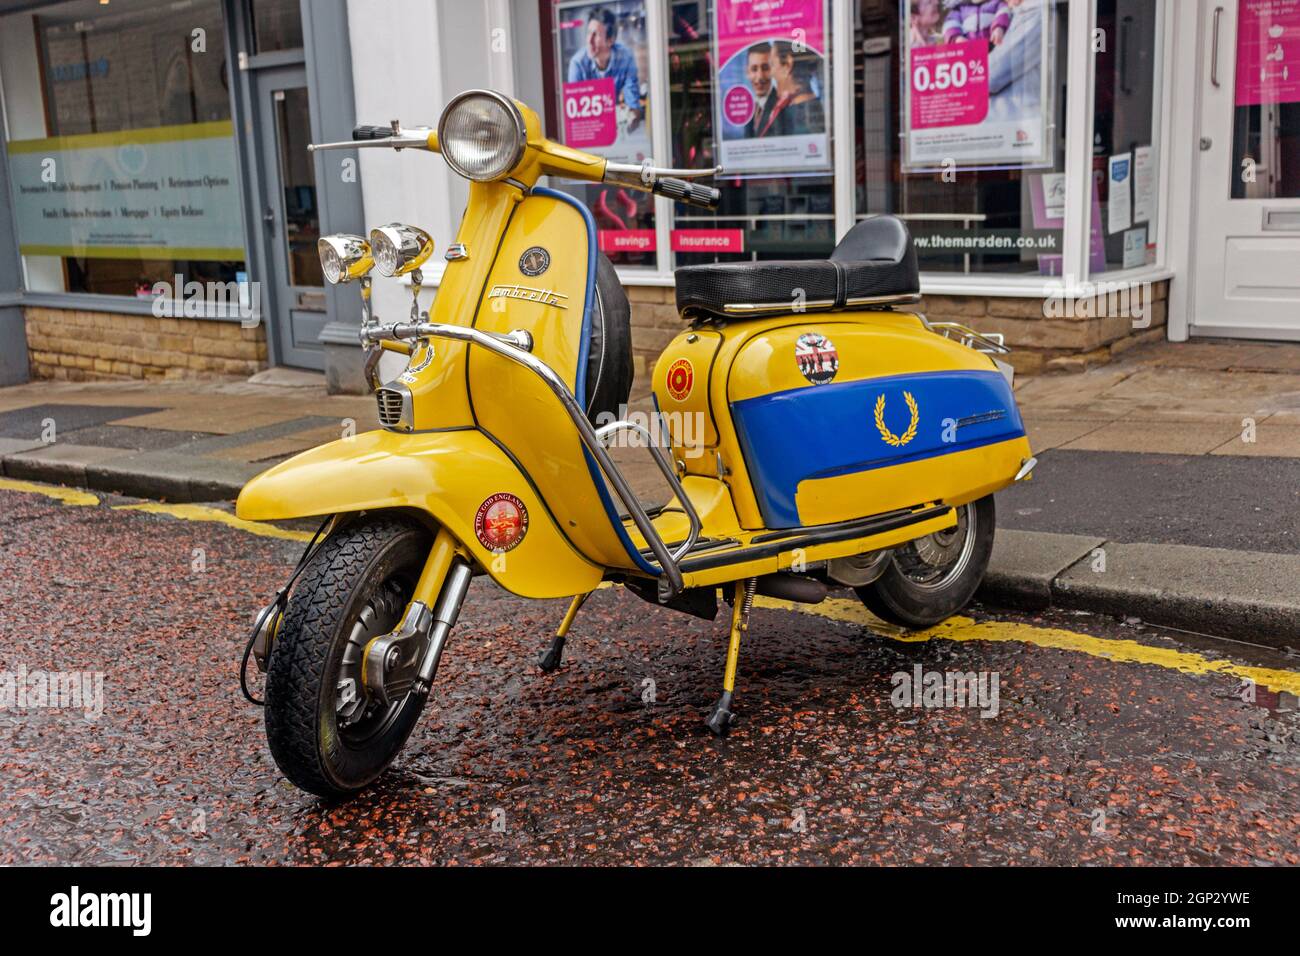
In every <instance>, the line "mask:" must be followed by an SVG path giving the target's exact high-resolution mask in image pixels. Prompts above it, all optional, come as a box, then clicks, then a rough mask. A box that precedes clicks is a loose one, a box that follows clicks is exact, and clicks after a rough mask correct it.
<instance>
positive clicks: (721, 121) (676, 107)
mask: <svg viewBox="0 0 1300 956" xmlns="http://www.w3.org/2000/svg"><path fill="white" fill-rule="evenodd" d="M830 26H831V25H830V4H829V3H825V2H822V0H804V2H801V3H788V4H784V5H781V4H775V5H762V4H734V3H729V2H726V0H723V3H722V7H721V11H718V10H715V6H714V3H713V0H672V2H670V3H669V4H668V23H667V31H668V37H669V39H668V82H669V98H670V108H671V129H672V165H674V166H680V167H688V168H697V167H701V166H717V165H721V166H723V167H724V168H725V170H726V172H727V173H728V174H729V175H728V176H727V177H726V178H722V179H718V180H717V181H716V182H715V183H714V185H716V186H718V187H719V188H721V190H722V201H721V203H720V205H719V206H718V208H717V210H716V211H710V210H704V209H698V208H695V207H693V206H686V205H682V204H680V203H679V204H676V205H675V207H674V214H673V224H672V232H671V235H672V246H673V249H672V252H673V260H672V261H673V263H674V264H675V265H679V266H680V265H694V264H698V263H707V262H736V261H745V260H751V259H810V258H825V257H826V256H827V255H828V254H829V253H830V251H831V249H832V248H834V245H835V203H834V175H833V169H832V162H833V154H832V150H831V143H832V139H831V133H832V130H831V125H832V123H831V119H832V110H831V69H830V68H831V63H830V35H831V32H830Z"/></svg>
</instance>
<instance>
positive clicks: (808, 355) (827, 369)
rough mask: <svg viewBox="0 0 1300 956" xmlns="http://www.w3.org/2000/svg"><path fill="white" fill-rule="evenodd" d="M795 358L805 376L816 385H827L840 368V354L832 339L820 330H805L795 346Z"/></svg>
mask: <svg viewBox="0 0 1300 956" xmlns="http://www.w3.org/2000/svg"><path fill="white" fill-rule="evenodd" d="M794 360H795V362H796V363H798V365H799V371H800V373H801V374H802V375H803V377H804V378H806V379H808V381H810V382H812V383H813V384H814V385H825V384H826V383H827V382H829V381H830V380H831V379H833V378H835V373H836V372H838V371H839V370H840V354H839V353H838V352H836V351H835V346H834V345H832V344H831V340H830V339H828V338H827V337H826V336H824V335H822V334H821V333H820V332H805V333H804V334H803V335H801V336H799V341H797V342H796V343H795V346H794Z"/></svg>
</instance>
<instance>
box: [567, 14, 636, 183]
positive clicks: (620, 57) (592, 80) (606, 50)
mask: <svg viewBox="0 0 1300 956" xmlns="http://www.w3.org/2000/svg"><path fill="white" fill-rule="evenodd" d="M555 18H556V21H555V27H556V29H555V36H556V43H557V46H558V50H557V53H558V56H557V61H556V62H557V69H558V70H559V73H560V77H559V80H560V82H559V84H558V89H559V92H560V103H559V107H560V122H561V124H562V126H563V129H564V142H565V145H567V146H572V147H573V148H574V149H580V150H583V151H584V152H587V153H595V154H596V155H597V156H604V157H605V158H606V159H609V160H612V161H614V162H616V163H640V162H641V161H643V160H645V159H649V158H651V155H652V152H653V151H652V149H651V145H650V113H649V110H650V102H649V100H650V97H649V93H648V90H649V88H650V68H649V48H648V46H647V38H646V16H645V0H613V2H609V3H590V2H582V3H558V4H556V5H555Z"/></svg>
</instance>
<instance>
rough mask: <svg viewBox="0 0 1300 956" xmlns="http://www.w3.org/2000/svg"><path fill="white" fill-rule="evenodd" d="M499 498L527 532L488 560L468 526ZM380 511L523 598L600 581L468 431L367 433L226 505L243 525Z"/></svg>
mask: <svg viewBox="0 0 1300 956" xmlns="http://www.w3.org/2000/svg"><path fill="white" fill-rule="evenodd" d="M501 492H505V493H508V494H511V495H514V496H515V497H516V498H518V499H519V500H520V501H522V502H523V503H524V507H525V508H526V510H527V518H528V526H527V531H526V532H525V534H524V536H523V538H522V539H521V540H520V541H519V543H518V544H517V545H515V546H514V547H513V548H512V549H511V550H510V551H508V552H503V553H497V552H493V551H491V550H489V549H488V548H487V547H485V546H484V545H483V543H482V542H481V541H480V540H479V538H478V535H477V534H476V533H475V528H474V523H475V517H476V515H477V514H478V510H479V508H480V506H481V505H482V504H483V502H484V501H485V500H486V499H487V498H489V497H490V496H492V495H495V494H498V493H501ZM388 509H404V510H408V511H415V512H418V513H420V514H421V515H424V516H427V519H426V520H428V521H430V522H431V523H434V524H436V525H438V526H440V527H443V528H446V529H447V530H448V531H449V532H450V533H451V534H452V535H453V536H454V537H455V538H456V540H457V541H458V542H459V543H460V544H461V545H462V546H463V547H464V549H465V550H466V551H467V552H468V553H469V554H470V555H472V556H473V558H474V560H475V561H476V562H477V563H478V564H479V565H481V566H482V567H483V568H484V569H485V570H486V571H487V572H488V574H490V575H491V576H492V578H493V579H494V580H495V581H496V582H497V583H498V584H500V585H501V586H502V587H504V588H505V589H506V590H508V591H511V592H513V593H514V594H518V595H521V596H522V597H529V598H554V597H569V596H572V595H575V594H585V593H587V592H588V591H591V590H592V589H593V588H595V587H596V586H597V585H598V584H599V583H600V580H601V577H602V576H603V569H602V568H600V567H598V566H596V565H595V564H592V563H591V562H590V561H588V560H587V559H586V558H585V557H583V556H582V555H581V554H579V553H578V551H577V550H576V549H575V548H574V547H573V545H571V544H570V543H569V541H568V539H567V538H565V537H564V535H563V534H561V532H560V530H559V528H557V526H556V524H555V521H554V519H553V518H552V516H551V514H550V512H549V511H548V510H547V508H546V505H545V504H544V503H543V502H542V501H541V499H540V498H539V497H538V495H537V492H536V491H534V489H533V486H532V485H531V484H530V483H529V481H528V479H527V478H526V477H525V475H524V473H523V472H522V471H520V469H519V467H518V466H517V465H516V464H515V463H514V461H512V460H511V459H510V457H509V456H508V455H506V453H505V452H504V451H502V450H501V449H500V448H499V447H497V445H495V444H494V443H493V442H492V441H491V440H490V439H489V438H488V437H487V436H486V435H484V434H483V433H482V432H481V431H479V430H478V429H475V428H466V429H457V430H454V431H440V432H426V433H420V434H414V435H401V434H397V433H395V432H388V431H372V432H365V433H363V434H361V435H357V436H355V437H352V438H344V439H341V440H339V441H335V442H330V443H329V444H328V445H321V446H320V447H318V448H313V449H311V450H310V451H306V452H303V453H302V454H301V455H296V456H295V457H293V458H290V459H289V460H288V461H285V462H282V463H281V464H279V465H276V466H275V467H273V468H271V469H269V470H267V471H264V472H262V474H260V475H258V476H257V477H256V478H254V479H252V480H251V481H250V482H248V484H246V485H245V486H244V489H243V491H241V492H240V494H239V501H238V503H237V504H236V507H235V510H236V514H238V516H239V517H240V518H246V519H248V520H250V521H277V520H283V519H288V518H307V517H313V516H324V515H331V514H349V513H355V512H358V511H381V510H388Z"/></svg>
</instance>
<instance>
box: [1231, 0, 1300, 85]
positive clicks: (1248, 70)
mask: <svg viewBox="0 0 1300 956" xmlns="http://www.w3.org/2000/svg"><path fill="white" fill-rule="evenodd" d="M1278 103H1300V0H1241V4H1240V6H1239V7H1238V10H1237V105H1238V106H1259V105H1270V106H1271V105H1275V104H1278Z"/></svg>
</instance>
